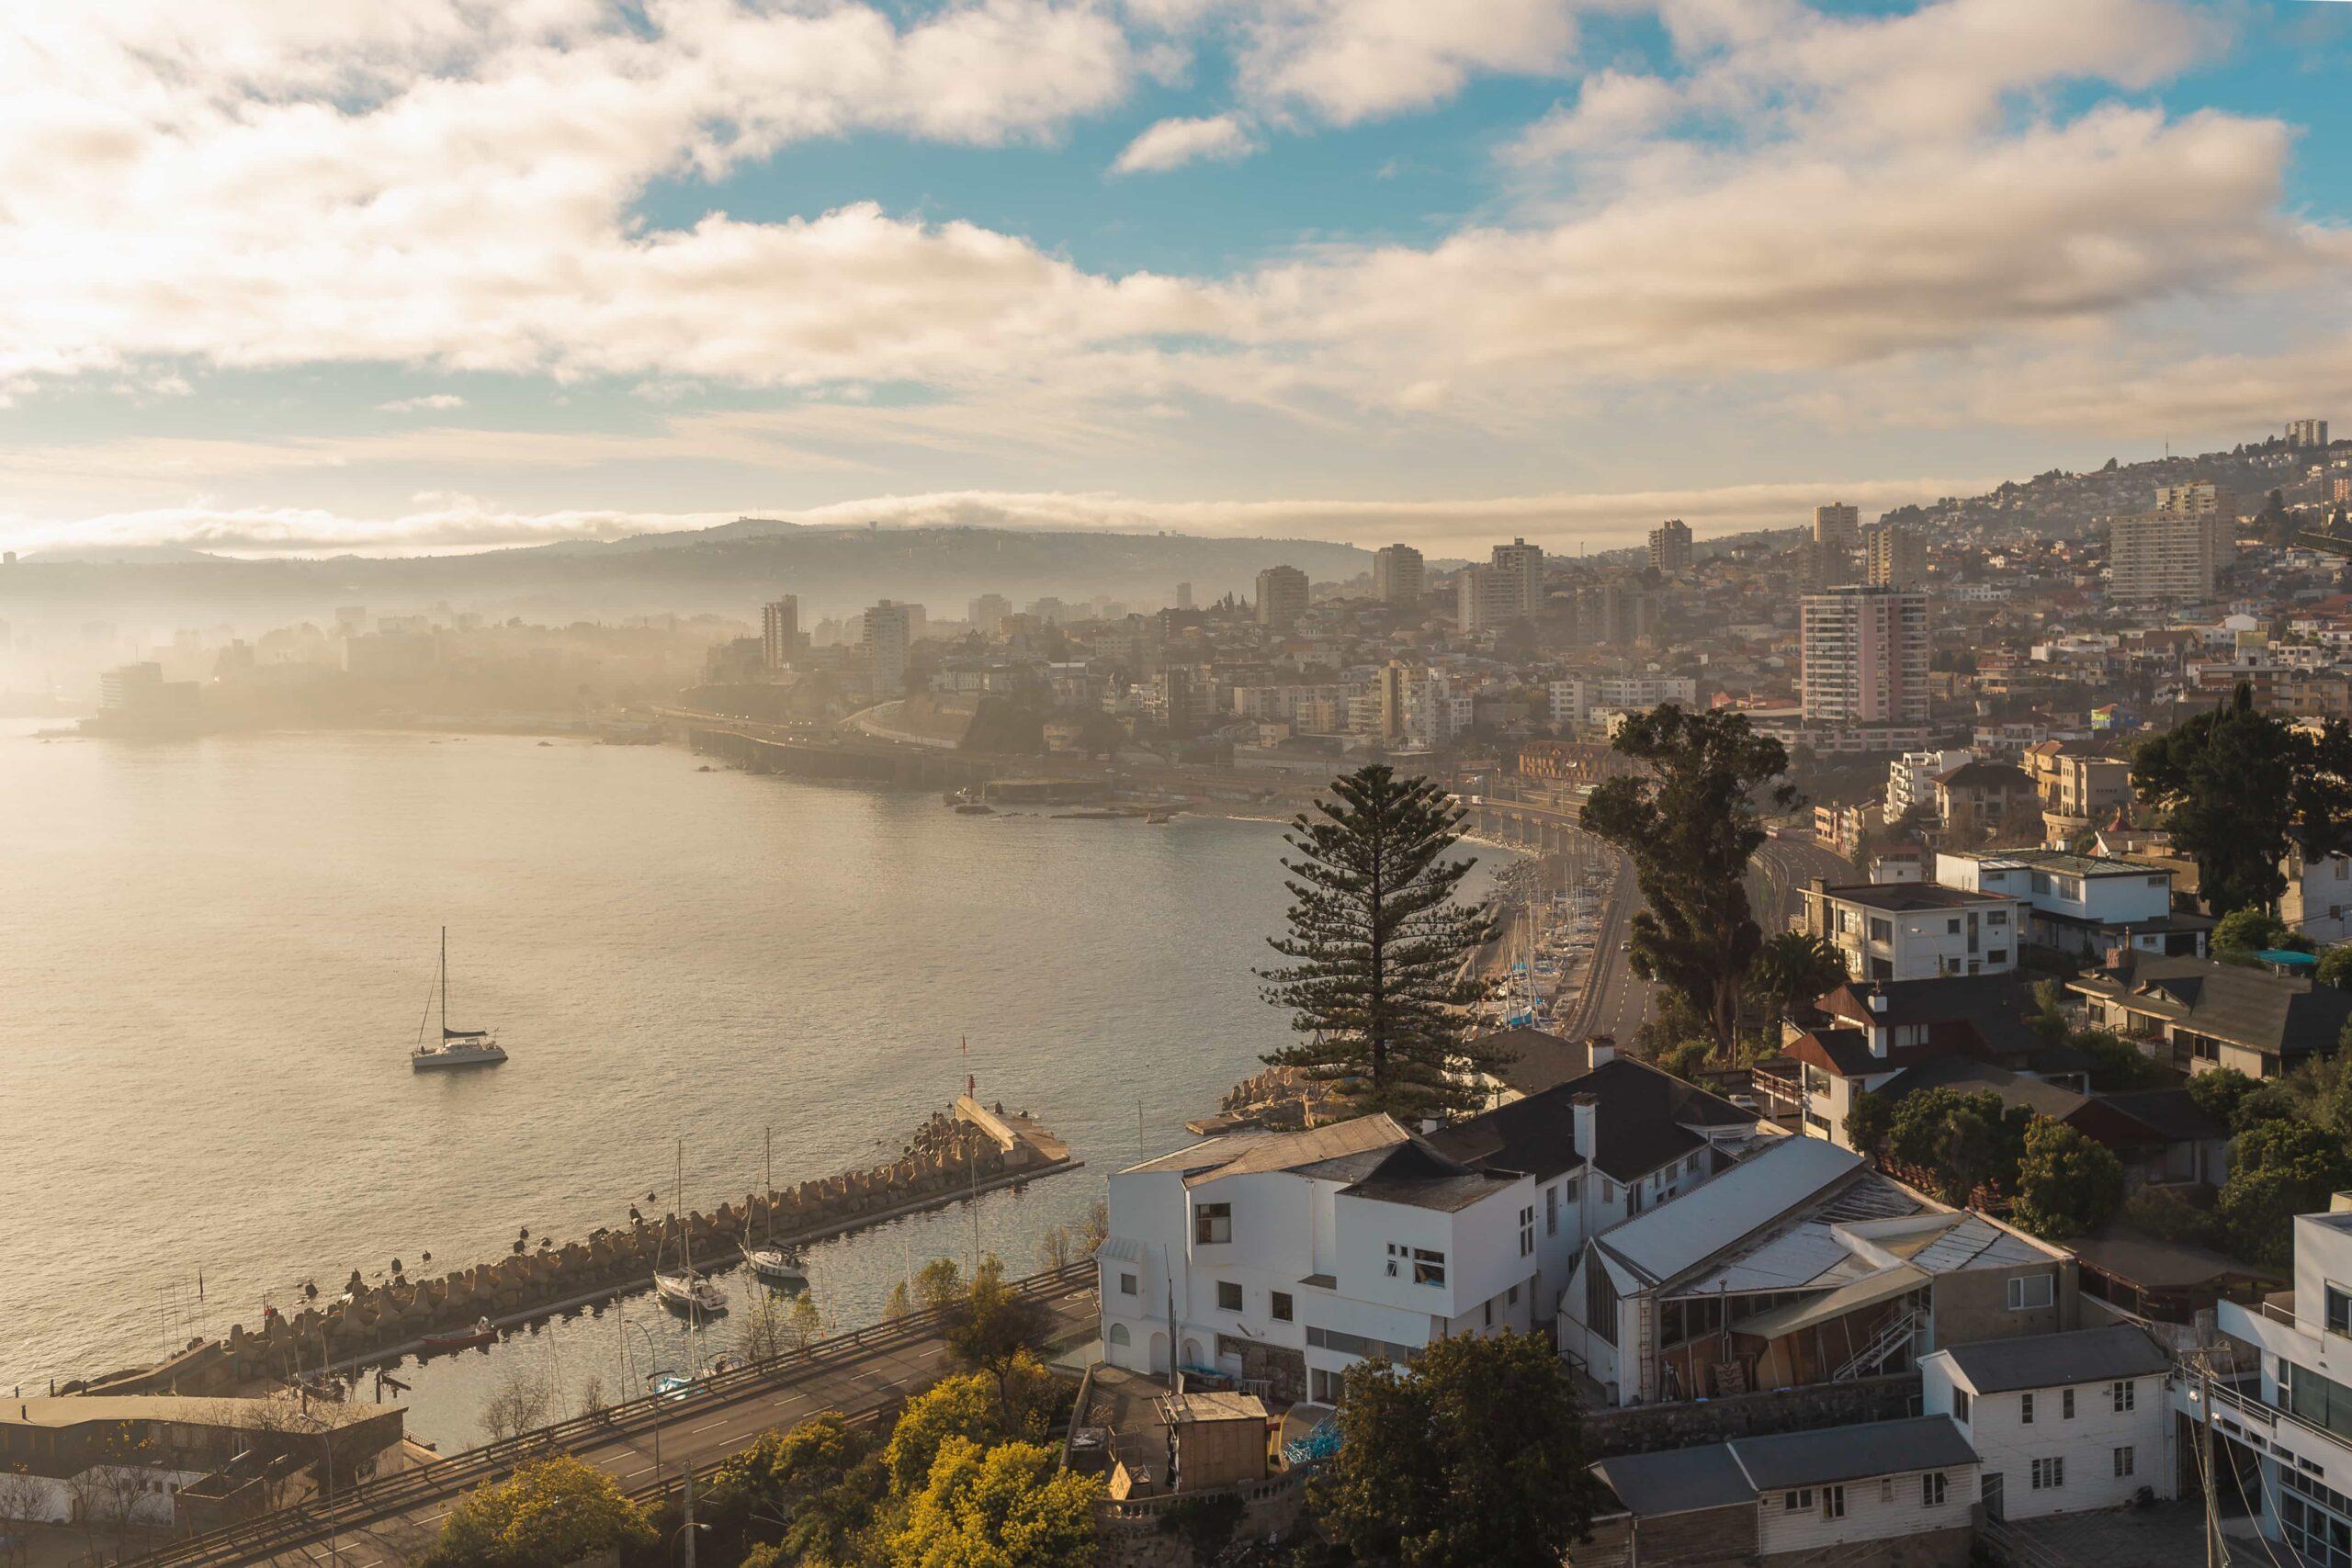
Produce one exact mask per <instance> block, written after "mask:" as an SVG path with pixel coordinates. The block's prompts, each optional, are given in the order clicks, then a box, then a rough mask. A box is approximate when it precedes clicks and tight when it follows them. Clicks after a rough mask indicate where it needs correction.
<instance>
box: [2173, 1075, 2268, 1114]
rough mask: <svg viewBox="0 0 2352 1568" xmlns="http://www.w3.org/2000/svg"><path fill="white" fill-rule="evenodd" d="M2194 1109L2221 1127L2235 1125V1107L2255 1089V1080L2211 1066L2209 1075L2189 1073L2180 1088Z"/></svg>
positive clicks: (2236, 1112) (2236, 1110) (2243, 1101)
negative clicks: (2194, 1102) (2184, 1083)
mask: <svg viewBox="0 0 2352 1568" xmlns="http://www.w3.org/2000/svg"><path fill="white" fill-rule="evenodd" d="M2183 1087H2185V1088H2186V1089H2188V1098H2189V1099H2190V1100H2194V1101H2196V1102H2197V1109H2198V1110H2199V1111H2203V1112H2205V1114H2206V1115H2208V1116H2211V1118H2212V1119H2213V1120H2214V1121H2216V1122H2220V1123H2222V1125H2223V1126H2224V1127H2234V1126H2235V1125H2236V1124H2237V1117H2238V1107H2239V1106H2240V1105H2241V1104H2243V1103H2245V1097H2246V1096H2247V1095H2249V1094H2252V1093H2253V1092H2254V1090H2255V1087H2256V1085H2255V1080H2254V1079H2252V1078H2250V1077H2246V1076H2245V1074H2244V1073H2242V1072H2240V1071H2238V1070H2237V1069H2236V1068H2235V1067H2215V1068H2214V1069H2213V1070H2212V1071H2211V1072H2204V1073H2196V1074H2192V1075H2191V1076H2190V1077H2189V1079H2188V1083H2187V1084H2186V1085H2185V1086H2183Z"/></svg>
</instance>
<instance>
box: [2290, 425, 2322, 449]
mask: <svg viewBox="0 0 2352 1568" xmlns="http://www.w3.org/2000/svg"><path fill="white" fill-rule="evenodd" d="M2287 445H2288V446H2326V445H2327V421H2325V420H2324V419H2290V420H2289V421H2288V422H2287Z"/></svg>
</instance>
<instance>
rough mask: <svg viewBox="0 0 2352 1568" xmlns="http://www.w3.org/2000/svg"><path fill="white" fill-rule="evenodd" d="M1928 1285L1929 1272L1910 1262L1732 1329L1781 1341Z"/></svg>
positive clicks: (1761, 1315) (1741, 1323) (1756, 1317)
mask: <svg viewBox="0 0 2352 1568" xmlns="http://www.w3.org/2000/svg"><path fill="white" fill-rule="evenodd" d="M1927 1282H1928V1275H1927V1272H1926V1270H1924V1269H1915V1268H1913V1267H1912V1266H1911V1265H1910V1264H1908V1263H1898V1264H1896V1265H1895V1266H1894V1268H1892V1269H1881V1270H1880V1271H1879V1272H1877V1273H1875V1274H1872V1275H1870V1276H1868V1277H1867V1278H1865V1279H1860V1280H1855V1281H1854V1282H1853V1283H1852V1284H1850V1285H1842V1286H1840V1287H1838V1289H1837V1290H1834V1291H1832V1292H1829V1293H1828V1294H1827V1295H1826V1296H1816V1297H1815V1298H1814V1299H1813V1300H1812V1301H1809V1302H1790V1303H1786V1304H1785V1305H1781V1306H1777V1307H1774V1308H1773V1309H1772V1310H1771V1311H1770V1312H1761V1313H1758V1314H1756V1315H1755V1316H1754V1317H1751V1318H1747V1319H1745V1320H1743V1321H1741V1322H1738V1323H1735V1324H1733V1325H1732V1329H1733V1331H1734V1332H1736V1333H1739V1334H1755V1335H1759V1336H1761V1337H1764V1338H1766V1339H1778V1338H1779V1337H1781V1335H1783V1334H1794V1333H1795V1332H1796V1331H1797V1330H1798V1329H1800V1328H1810V1327H1812V1326H1813V1325H1815V1324H1816V1323H1827V1322H1828V1321H1829V1320H1830V1319H1832V1318H1837V1317H1843V1316H1845V1315H1846V1314H1848V1313H1849V1312H1859V1311H1860V1310H1861V1309H1862V1308H1864V1307H1866V1306H1876V1305H1877V1304H1878V1303H1881V1302H1888V1301H1893V1300H1894V1298H1895V1297H1897V1296H1899V1295H1903V1294H1905V1292H1911V1291H1916V1290H1917V1289H1918V1288H1919V1287H1920V1286H1922V1285H1924V1284H1926V1283H1927Z"/></svg>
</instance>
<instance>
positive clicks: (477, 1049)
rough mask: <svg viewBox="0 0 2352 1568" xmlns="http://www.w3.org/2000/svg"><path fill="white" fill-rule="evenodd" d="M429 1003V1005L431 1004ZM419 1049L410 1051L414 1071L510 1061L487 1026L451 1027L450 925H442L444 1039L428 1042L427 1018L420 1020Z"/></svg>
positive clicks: (429, 1070)
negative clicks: (471, 1027)
mask: <svg viewBox="0 0 2352 1568" xmlns="http://www.w3.org/2000/svg"><path fill="white" fill-rule="evenodd" d="M428 1005H429V1004H428ZM416 1037H417V1038H416V1048H415V1049H414V1050H413V1051H411V1052H410V1053H409V1054H408V1066H409V1070H410V1071H411V1072H416V1073H434V1072H446V1071H447V1070H448V1069H449V1068H451V1067H487V1066H494V1065H495V1064H497V1063H500V1062H503V1061H504V1060H506V1048H505V1047H504V1046H503V1045H501V1044H500V1043H498V1036H497V1035H496V1034H494V1033H492V1032H491V1031H489V1030H487V1029H452V1028H450V1027H449V928H448V927H447V926H443V927H442V928H441V1038H440V1039H439V1040H437V1041H435V1042H434V1043H432V1044H429V1045H428V1044H426V1043H424V1020H423V1019H419V1020H417V1021H416Z"/></svg>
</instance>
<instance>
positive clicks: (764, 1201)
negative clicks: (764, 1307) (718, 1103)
mask: <svg viewBox="0 0 2352 1568" xmlns="http://www.w3.org/2000/svg"><path fill="white" fill-rule="evenodd" d="M767 1132H768V1174H767V1186H766V1188H765V1189H764V1190H763V1191H762V1192H761V1193H760V1235H759V1239H758V1240H757V1241H747V1242H745V1243H744V1244H743V1261H744V1262H746V1263H749V1264H750V1265H751V1266H752V1273H754V1274H757V1275H758V1276H759V1277H760V1278H761V1279H763V1280H769V1281H771V1282H773V1283H775V1284H778V1285H786V1286H795V1285H797V1286H799V1287H801V1288H803V1289H806V1288H807V1286H808V1283H809V1275H808V1273H807V1272H806V1271H805V1270H804V1269H802V1268H801V1267H800V1260H799V1259H798V1258H796V1257H794V1256H793V1254H792V1252H791V1251H790V1250H789V1249H788V1248H786V1247H778V1246H777V1245H776V1244H775V1241H773V1240H772V1239H770V1237H769V1230H770V1228H771V1225H772V1224H773V1221H774V1218H775V1216H774V1214H773V1213H772V1212H771V1211H770V1210H769V1208H768V1194H769V1193H770V1192H773V1191H775V1128H773V1127H771V1128H769V1129H768V1130H767Z"/></svg>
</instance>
